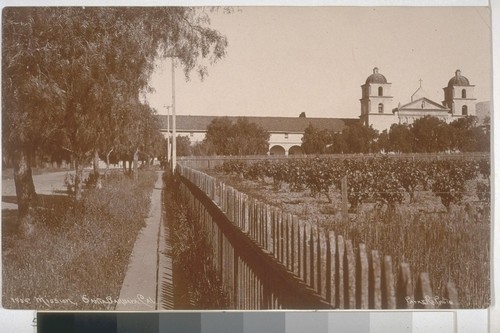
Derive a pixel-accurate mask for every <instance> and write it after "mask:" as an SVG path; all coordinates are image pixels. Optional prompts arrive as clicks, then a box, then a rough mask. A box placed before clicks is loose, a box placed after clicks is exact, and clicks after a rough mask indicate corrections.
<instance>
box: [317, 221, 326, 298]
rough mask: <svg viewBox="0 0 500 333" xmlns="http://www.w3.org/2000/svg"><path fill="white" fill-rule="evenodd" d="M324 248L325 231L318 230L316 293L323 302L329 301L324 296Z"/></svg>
mask: <svg viewBox="0 0 500 333" xmlns="http://www.w3.org/2000/svg"><path fill="white" fill-rule="evenodd" d="M326 247H327V241H326V237H325V230H324V229H320V228H318V265H317V267H318V292H319V294H320V295H321V296H323V298H324V299H325V300H327V301H329V300H328V298H327V295H326V283H327V279H328V270H327V268H326V263H327V258H326V251H327V248H326Z"/></svg>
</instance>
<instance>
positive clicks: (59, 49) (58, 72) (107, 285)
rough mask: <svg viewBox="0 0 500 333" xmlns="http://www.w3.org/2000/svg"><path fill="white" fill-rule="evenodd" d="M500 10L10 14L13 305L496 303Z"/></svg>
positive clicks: (7, 114) (8, 263) (6, 232)
mask: <svg viewBox="0 0 500 333" xmlns="http://www.w3.org/2000/svg"><path fill="white" fill-rule="evenodd" d="M491 38H492V30H491V11H490V8H489V7H478V6H476V7H348V6H347V7H342V6H268V7H258V6H242V7H126V6H124V7H76V6H75V7H5V8H3V10H2V44H1V45H2V46H1V48H2V81H1V82H2V218H1V224H2V225H1V240H2V242H1V244H2V249H1V252H2V276H1V281H2V307H4V308H7V309H29V310H49V311H50V310H53V311H56V310H70V311H73V310H78V311H89V310H91V311H94V310H95V311H156V310H276V309H283V310H287V309H297V310H327V309H330V310H335V309H339V310H341V309H358V310H361V309H373V310H394V309H426V310H430V309H434V310H435V309H484V308H488V307H489V306H490V304H491V287H490V286H491V280H490V278H491V269H492V267H491V264H490V263H491V248H492V244H491V227H492V223H491V210H492V206H491V205H492V201H493V200H492V195H491V192H492V190H491V184H492V182H493V177H492V172H491V164H492V154H491V152H492V140H491V125H492V120H493V119H492V111H493V109H492V105H493V97H492V96H493V93H492V91H493V89H492V40H491Z"/></svg>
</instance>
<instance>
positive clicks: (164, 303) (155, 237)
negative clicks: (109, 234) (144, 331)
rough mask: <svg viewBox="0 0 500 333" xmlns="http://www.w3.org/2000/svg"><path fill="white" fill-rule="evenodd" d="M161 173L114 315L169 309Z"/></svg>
mask: <svg viewBox="0 0 500 333" xmlns="http://www.w3.org/2000/svg"><path fill="white" fill-rule="evenodd" d="M162 173H163V172H161V171H159V172H158V173H157V174H158V179H157V180H156V183H155V186H154V189H153V191H152V193H151V207H150V210H149V215H148V217H147V219H146V226H145V227H144V228H142V229H141V231H140V232H139V235H138V236H137V239H136V242H135V245H134V249H133V250H132V254H131V256H130V261H129V265H128V268H127V272H126V274H125V278H124V280H123V285H122V289H121V291H120V296H119V303H118V304H117V306H116V308H115V310H117V311H154V310H162V309H173V280H172V260H171V258H170V257H169V253H170V252H169V250H170V249H169V246H168V238H167V235H168V231H166V230H165V227H166V223H165V222H166V221H165V214H164V213H165V212H164V208H163V207H164V205H163V196H162V192H163V180H162Z"/></svg>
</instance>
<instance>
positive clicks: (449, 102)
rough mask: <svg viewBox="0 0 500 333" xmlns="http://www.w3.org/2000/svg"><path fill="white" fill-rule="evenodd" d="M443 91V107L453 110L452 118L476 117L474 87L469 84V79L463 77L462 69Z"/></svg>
mask: <svg viewBox="0 0 500 333" xmlns="http://www.w3.org/2000/svg"><path fill="white" fill-rule="evenodd" d="M443 90H444V101H443V105H444V106H446V107H447V108H449V109H450V110H451V115H452V117H466V116H475V115H476V99H475V98H474V86H473V85H471V84H470V83H469V79H467V78H466V77H465V76H463V75H462V72H461V71H460V69H457V70H456V71H455V76H454V77H452V78H451V79H450V80H449V81H448V86H446V87H444V88H443Z"/></svg>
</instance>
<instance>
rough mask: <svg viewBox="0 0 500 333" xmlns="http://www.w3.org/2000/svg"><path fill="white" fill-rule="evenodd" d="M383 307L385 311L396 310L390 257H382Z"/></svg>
mask: <svg viewBox="0 0 500 333" xmlns="http://www.w3.org/2000/svg"><path fill="white" fill-rule="evenodd" d="M382 288H383V291H384V295H383V299H382V302H383V306H384V308H386V309H395V308H396V291H395V287H394V273H393V270H392V258H391V256H384V269H383V270H382Z"/></svg>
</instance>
